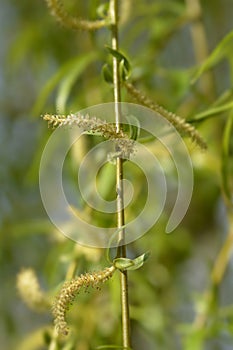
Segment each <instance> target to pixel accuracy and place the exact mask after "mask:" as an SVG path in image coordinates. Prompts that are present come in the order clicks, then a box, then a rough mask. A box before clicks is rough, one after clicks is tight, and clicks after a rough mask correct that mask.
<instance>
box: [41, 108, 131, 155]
mask: <svg viewBox="0 0 233 350" xmlns="http://www.w3.org/2000/svg"><path fill="white" fill-rule="evenodd" d="M43 119H44V120H46V121H47V122H48V125H49V126H52V127H54V128H55V127H65V126H78V127H80V128H82V129H83V130H84V131H88V132H91V133H93V134H95V133H99V134H100V135H101V136H103V137H105V138H106V139H109V140H113V141H114V142H115V144H116V148H117V149H118V153H117V156H121V157H122V158H129V157H130V154H132V153H133V152H134V145H135V142H134V140H132V139H130V138H129V137H128V135H127V134H126V133H124V132H123V130H121V129H120V130H119V131H116V126H115V124H113V123H108V122H107V121H106V120H102V119H99V118H96V117H90V116H89V115H88V114H86V115H82V114H80V113H76V114H69V115H67V116H65V115H53V114H45V115H44V116H43Z"/></svg>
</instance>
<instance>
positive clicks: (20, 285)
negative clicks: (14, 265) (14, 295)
mask: <svg viewBox="0 0 233 350" xmlns="http://www.w3.org/2000/svg"><path fill="white" fill-rule="evenodd" d="M16 287H17V289H18V292H19V295H20V297H21V299H22V300H23V301H24V302H25V304H26V305H27V306H28V307H29V308H30V309H32V310H34V311H38V312H42V311H48V310H49V309H50V302H49V300H48V297H47V296H46V294H45V292H43V291H42V290H41V288H40V285H39V282H38V279H37V276H36V273H35V271H34V270H33V269H31V268H27V269H24V270H22V271H21V272H19V273H18V275H17V283H16Z"/></svg>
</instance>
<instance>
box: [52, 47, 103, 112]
mask: <svg viewBox="0 0 233 350" xmlns="http://www.w3.org/2000/svg"><path fill="white" fill-rule="evenodd" d="M96 58H97V54H96V53H94V52H91V53H89V54H85V55H82V56H79V57H78V59H77V61H76V64H74V65H73V66H72V67H70V70H69V72H67V74H66V75H65V76H64V78H63V79H62V81H61V83H60V86H59V89H58V93H57V98H56V108H57V110H58V111H59V112H60V113H64V112H65V109H66V103H67V99H68V97H69V95H70V93H71V90H72V87H73V86H74V84H75V82H76V81H77V79H78V77H79V76H80V75H81V74H82V72H83V71H84V70H85V69H86V68H87V66H88V65H89V64H90V63H91V62H93V61H94V60H95V59H96Z"/></svg>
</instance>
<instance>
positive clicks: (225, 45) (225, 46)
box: [191, 31, 233, 84]
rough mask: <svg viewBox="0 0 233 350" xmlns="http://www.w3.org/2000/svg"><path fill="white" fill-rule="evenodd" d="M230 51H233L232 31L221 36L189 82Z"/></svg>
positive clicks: (193, 81)
mask: <svg viewBox="0 0 233 350" xmlns="http://www.w3.org/2000/svg"><path fill="white" fill-rule="evenodd" d="M232 51H233V31H231V32H230V33H229V34H227V35H226V36H225V37H224V38H223V40H221V41H220V43H219V44H218V45H217V47H216V48H215V49H214V50H213V52H212V53H211V54H210V55H209V56H208V58H207V59H206V60H205V61H204V63H203V64H202V65H201V66H200V68H199V69H198V70H197V72H196V73H195V75H194V77H193V79H192V81H191V84H194V83H195V82H196V81H197V80H198V79H199V78H200V76H201V75H202V74H203V73H204V72H205V71H207V70H208V69H210V68H212V67H214V66H215V65H216V64H217V63H218V62H220V61H221V60H222V59H223V58H225V57H227V56H228V55H230V54H232Z"/></svg>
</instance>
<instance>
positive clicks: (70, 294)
mask: <svg viewBox="0 0 233 350" xmlns="http://www.w3.org/2000/svg"><path fill="white" fill-rule="evenodd" d="M114 271H115V267H114V266H111V267H107V268H105V269H104V270H103V271H99V272H94V273H86V274H84V275H81V276H79V277H76V278H74V279H72V280H71V281H67V282H65V283H64V285H63V287H62V289H61V291H60V293H59V294H58V295H57V297H56V299H55V301H54V304H53V308H52V312H53V315H54V324H55V327H56V330H57V332H58V333H59V334H62V335H67V334H68V325H67V322H66V313H67V310H68V309H69V307H70V305H71V304H72V302H73V301H74V299H75V297H76V295H77V294H78V293H79V292H80V290H81V289H82V288H87V287H98V286H99V284H101V283H104V282H105V281H107V280H108V279H109V278H111V277H112V275H113V273H114Z"/></svg>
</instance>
